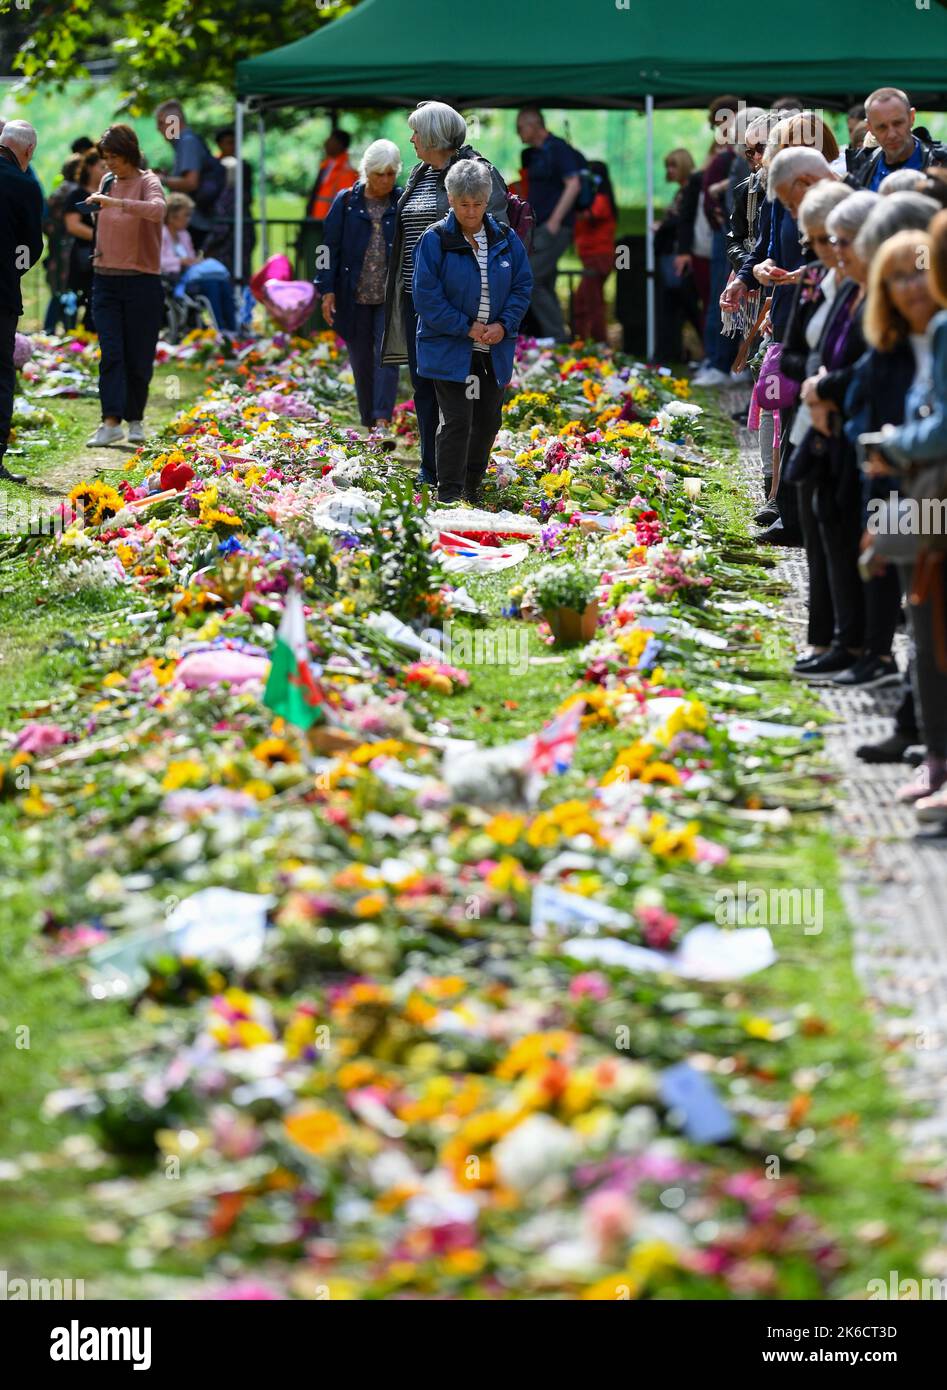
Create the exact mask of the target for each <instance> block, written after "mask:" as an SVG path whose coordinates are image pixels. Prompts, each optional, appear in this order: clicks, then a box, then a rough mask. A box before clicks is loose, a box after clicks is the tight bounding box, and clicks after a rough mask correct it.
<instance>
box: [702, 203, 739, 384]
mask: <svg viewBox="0 0 947 1390" xmlns="http://www.w3.org/2000/svg"><path fill="white" fill-rule="evenodd" d="M729 278H730V262H729V260H728V259H727V240H726V237H725V236H724V234H723V232H722V231H720V229H719V228H718V229H717V230H715V232H714V239H713V247H712V249H711V252H710V302H709V303H708V305H707V320H706V323H705V324H704V352H705V354H706V356H707V361H708V363H709V365H710V366H711V367H716V368H717V371H719V372H729V370H730V368H731V367H732V366H733V359H734V358H735V357H736V355H737V340H736V338H725V337H724V336H723V334H722V333H721V331H720V330H721V328H722V327H723V319H722V317H721V314H720V296H721V295H722V294H723V292H724V290H725V289H726V287H727V281H728V280H729Z"/></svg>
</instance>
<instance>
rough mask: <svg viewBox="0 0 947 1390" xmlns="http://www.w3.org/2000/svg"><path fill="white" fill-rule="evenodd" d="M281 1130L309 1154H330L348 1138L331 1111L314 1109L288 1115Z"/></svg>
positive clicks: (342, 1124)
mask: <svg viewBox="0 0 947 1390" xmlns="http://www.w3.org/2000/svg"><path fill="white" fill-rule="evenodd" d="M283 1128H284V1129H285V1130H286V1133H287V1134H288V1135H289V1137H290V1139H292V1140H293V1142H294V1143H296V1144H298V1145H299V1147H300V1148H302V1149H305V1150H306V1151H307V1153H311V1154H320V1155H321V1154H326V1153H331V1152H333V1151H334V1150H335V1149H338V1148H340V1147H341V1146H342V1145H343V1144H344V1143H345V1141H346V1139H347V1137H348V1132H349V1131H348V1127H347V1125H346V1124H345V1122H344V1121H343V1120H341V1119H340V1118H339V1116H338V1115H336V1114H335V1113H334V1112H333V1111H332V1110H325V1109H322V1108H319V1107H315V1108H313V1109H312V1110H303V1111H300V1112H299V1113H297V1114H295V1115H289V1116H287V1118H286V1119H285V1120H284V1121H283Z"/></svg>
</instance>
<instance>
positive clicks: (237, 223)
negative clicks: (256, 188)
mask: <svg viewBox="0 0 947 1390" xmlns="http://www.w3.org/2000/svg"><path fill="white" fill-rule="evenodd" d="M246 109H247V106H246V102H244V101H238V102H237V117H236V120H235V122H234V131H235V135H236V140H235V142H234V143H235V145H236V151H235V153H236V156H237V169H236V182H235V188H234V195H235V196H234V224H233V278H234V281H235V283H236V284H237V285H242V284H243V193H244V189H243V118H244V115H245V114H246Z"/></svg>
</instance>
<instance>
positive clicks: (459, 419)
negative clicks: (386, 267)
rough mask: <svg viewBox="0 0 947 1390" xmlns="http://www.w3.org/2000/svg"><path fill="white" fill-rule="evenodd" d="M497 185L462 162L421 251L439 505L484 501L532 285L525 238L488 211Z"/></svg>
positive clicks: (416, 295)
mask: <svg viewBox="0 0 947 1390" xmlns="http://www.w3.org/2000/svg"><path fill="white" fill-rule="evenodd" d="M491 188H492V178H491V174H490V169H489V166H487V165H484V164H483V163H482V162H481V161H479V160H474V159H461V160H459V161H458V162H457V163H456V164H454V165H453V167H452V168H451V170H450V172H449V173H448V175H447V179H446V189H447V196H448V201H449V203H450V208H451V211H450V212H449V213H448V215H447V216H446V217H445V218H443V219H442V220H441V221H440V222H436V223H435V224H434V225H433V226H432V227H429V228H428V230H427V231H426V232H425V233H424V235H423V236H422V237H421V239H420V241H419V242H418V244H417V248H416V250H415V253H414V277H413V281H412V299H413V302H414V307H415V310H416V312H417V316H418V329H417V361H418V371H419V372H420V374H421V375H422V376H424V377H427V378H429V379H431V380H433V382H434V387H435V390H436V392H437V405H438V412H439V415H440V423H439V424H438V427H437V436H436V440H435V463H436V467H437V499H438V501H439V502H442V503H447V504H456V503H460V502H462V501H467V502H475V501H476V500H477V494H478V490H479V488H480V485H481V483H482V482H483V477H484V474H485V473H486V471H487V464H488V463H489V462H490V450H491V449H492V448H493V441H494V439H495V438H496V435H497V430H498V429H499V428H500V412H501V409H502V406H503V393H504V390H505V388H506V386H507V383H508V382H509V380H510V377H511V376H512V375H513V352H514V349H515V347H516V335H517V332H518V331H519V326H520V323H521V321H522V319H523V315H524V314H525V313H526V310H527V308H528V307H529V299H530V294H531V292H532V287H533V276H532V272H531V271H530V268H529V260H528V259H527V255H526V251H525V250H524V248H523V244H522V242H521V241H520V239H519V237H518V236H517V235H516V233H515V232H513V231H511V230H510V228H509V227H507V226H504V225H502V224H501V223H499V222H497V221H496V219H495V218H493V217H490V216H489V215H488V214H487V203H488V201H489V199H490V192H491Z"/></svg>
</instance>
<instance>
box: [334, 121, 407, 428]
mask: <svg viewBox="0 0 947 1390" xmlns="http://www.w3.org/2000/svg"><path fill="white" fill-rule="evenodd" d="M400 169H401V155H400V154H399V152H398V146H397V145H396V144H394V142H393V141H391V140H376V141H374V143H373V144H371V145H369V147H368V149H367V150H366V151H365V153H364V155H363V156H362V163H361V167H360V169H359V177H358V179H357V181H356V182H355V183H354V184H353V185H352V187H351V188H344V189H342V191H341V192H340V193H337V194H336V196H335V198H334V199H333V202H332V206H331V207H330V209H329V215H328V216H327V218H326V220H325V226H324V228H323V244H324V246H325V249H326V253H327V262H328V263H327V264H326V265H325V266H324V267H322V268H320V270H319V272H318V274H317V275H316V288H317V289H318V291H319V293H320V294H321V295H322V313H323V315H324V317H325V320H326V323H328V324H329V326H330V328H334V329H335V331H336V332H337V333H338V335H339V337H340V338H344V339H345V342H346V345H347V347H348V350H349V359H350V361H351V363H352V374H353V375H354V377H355V393H356V396H357V397H358V411H359V417H360V419H361V422H362V424H363V425H366V426H368V428H369V429H372V428H374V427H378V426H385V425H388V424H389V423H390V422H391V415H392V411H393V410H394V408H395V396H396V394H397V391H398V368H397V367H393V366H383V365H382V361H381V340H382V335H383V333H384V329H385V281H386V277H387V275H388V258H389V256H390V253H391V244H392V241H393V239H394V235H395V224H396V222H397V217H398V199H399V198H400V197H401V189H400V188H398V187H397V186H396V182H395V181H396V179H397V177H398V173H399V170H400Z"/></svg>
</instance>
